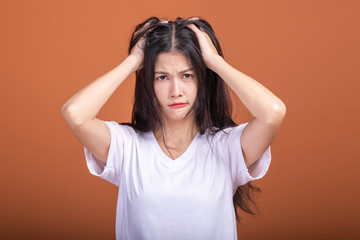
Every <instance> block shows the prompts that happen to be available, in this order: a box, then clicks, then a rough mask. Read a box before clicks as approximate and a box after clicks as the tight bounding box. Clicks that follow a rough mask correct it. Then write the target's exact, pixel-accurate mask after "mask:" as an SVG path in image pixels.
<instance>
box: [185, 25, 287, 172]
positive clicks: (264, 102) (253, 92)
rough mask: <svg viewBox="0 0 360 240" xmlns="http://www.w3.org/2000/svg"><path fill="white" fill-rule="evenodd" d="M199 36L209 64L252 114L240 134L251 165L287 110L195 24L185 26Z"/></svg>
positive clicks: (203, 53)
mask: <svg viewBox="0 0 360 240" xmlns="http://www.w3.org/2000/svg"><path fill="white" fill-rule="evenodd" d="M188 27H189V28H190V29H191V30H193V31H194V32H195V34H196V36H197V38H198V40H199V43H200V47H201V52H202V55H203V58H204V61H205V63H206V65H207V67H208V68H210V69H211V70H213V71H214V72H216V73H217V74H218V75H219V76H220V77H221V78H222V79H224V81H225V82H226V83H227V84H228V85H229V86H230V88H231V89H232V90H233V91H234V92H235V93H236V95H237V96H238V98H239V99H240V100H241V102H242V103H243V104H244V105H245V107H246V108H247V109H248V110H249V111H250V113H251V114H252V115H253V116H254V119H253V120H251V121H250V122H249V123H248V125H247V126H246V127H245V129H244V131H243V133H242V135H241V140H240V142H241V148H242V151H243V155H244V159H245V164H246V166H247V167H250V165H251V164H253V163H254V162H255V161H256V160H257V159H259V158H260V157H261V155H262V154H263V153H264V152H265V150H266V149H267V148H268V147H269V146H270V144H271V143H272V142H273V141H274V139H275V136H276V134H277V132H278V130H279V128H280V125H281V123H282V121H283V119H284V117H285V114H286V107H285V104H284V103H283V102H282V101H281V100H280V99H279V98H278V97H276V96H275V95H274V94H273V93H272V92H270V91H269V90H268V89H267V88H265V87H264V86H263V85H261V84H260V83H259V82H257V81H255V80H254V79H252V78H251V77H249V76H247V75H245V74H243V73H241V72H240V71H238V70H236V69H235V68H233V67H232V66H230V65H229V64H228V63H227V62H226V61H225V60H224V59H223V58H222V57H221V56H219V55H218V53H217V51H216V48H215V46H214V45H213V43H212V42H211V40H210V38H209V36H208V35H207V34H206V33H205V32H203V31H201V30H200V29H198V28H197V27H196V26H195V25H194V24H190V25H189V26H188Z"/></svg>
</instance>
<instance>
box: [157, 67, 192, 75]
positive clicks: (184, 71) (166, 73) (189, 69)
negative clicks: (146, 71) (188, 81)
mask: <svg viewBox="0 0 360 240" xmlns="http://www.w3.org/2000/svg"><path fill="white" fill-rule="evenodd" d="M193 70H194V68H188V69H185V70H183V71H180V72H179V73H180V74H182V73H186V72H188V71H193ZM155 74H165V75H169V73H168V72H161V71H159V72H155Z"/></svg>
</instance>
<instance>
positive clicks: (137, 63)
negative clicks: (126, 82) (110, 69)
mask: <svg viewBox="0 0 360 240" xmlns="http://www.w3.org/2000/svg"><path fill="white" fill-rule="evenodd" d="M124 62H126V63H127V65H128V66H129V67H130V69H131V73H134V72H135V71H136V70H138V69H139V68H140V67H141V65H142V58H140V57H137V56H134V55H129V56H127V57H126V59H125V60H124Z"/></svg>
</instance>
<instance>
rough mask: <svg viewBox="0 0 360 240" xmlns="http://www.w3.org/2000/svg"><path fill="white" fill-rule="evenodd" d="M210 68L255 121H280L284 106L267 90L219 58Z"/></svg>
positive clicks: (284, 109)
mask: <svg viewBox="0 0 360 240" xmlns="http://www.w3.org/2000/svg"><path fill="white" fill-rule="evenodd" d="M212 66H213V67H212V68H211V69H212V70H213V71H214V72H216V73H217V74H218V75H219V76H220V77H221V78H222V79H223V80H224V81H225V82H226V83H227V84H228V85H229V86H230V88H231V89H232V90H233V91H234V92H235V93H236V95H237V96H238V98H239V99H240V100H241V102H242V103H243V104H244V105H245V107H246V108H247V109H248V110H249V111H250V113H251V114H252V115H253V116H254V117H255V118H256V119H258V120H261V121H263V122H267V123H271V122H274V121H281V119H282V117H283V115H284V114H285V111H286V107H285V104H284V103H283V102H282V101H281V100H280V99H279V98H278V97H276V96H275V95H274V94H273V93H272V92H270V91H269V90H268V89H267V88H265V87H264V86H263V85H261V84H260V83H259V82H257V81H255V80H254V79H252V78H251V77H249V76H247V75H245V74H243V73H241V72H240V71H238V70H236V69H235V68H233V67H232V66H231V65H229V64H228V63H227V62H226V61H225V60H224V59H223V58H221V57H220V56H219V57H218V58H217V59H216V61H215V64H213V65H212Z"/></svg>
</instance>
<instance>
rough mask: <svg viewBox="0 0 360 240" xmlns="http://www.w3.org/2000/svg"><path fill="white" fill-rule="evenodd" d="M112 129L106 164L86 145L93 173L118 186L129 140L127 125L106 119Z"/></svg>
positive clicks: (87, 162)
mask: <svg viewBox="0 0 360 240" xmlns="http://www.w3.org/2000/svg"><path fill="white" fill-rule="evenodd" d="M104 123H105V124H106V125H107V127H108V128H109V130H110V134H111V142H110V148H109V154H108V157H107V162H106V164H105V163H104V162H103V161H101V160H100V159H98V158H97V157H96V156H95V155H94V154H93V153H92V152H90V151H89V150H88V149H87V148H86V147H84V152H85V159H86V164H87V167H88V169H89V171H90V173H91V174H93V175H95V176H98V177H100V178H102V179H104V180H106V181H108V182H110V183H112V184H115V185H116V186H119V184H120V176H121V173H122V166H123V161H124V148H125V146H124V145H125V141H126V140H129V137H131V136H128V135H129V134H127V132H128V131H126V130H125V126H122V125H119V124H118V123H117V122H114V121H111V122H107V121H104Z"/></svg>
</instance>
